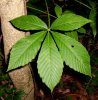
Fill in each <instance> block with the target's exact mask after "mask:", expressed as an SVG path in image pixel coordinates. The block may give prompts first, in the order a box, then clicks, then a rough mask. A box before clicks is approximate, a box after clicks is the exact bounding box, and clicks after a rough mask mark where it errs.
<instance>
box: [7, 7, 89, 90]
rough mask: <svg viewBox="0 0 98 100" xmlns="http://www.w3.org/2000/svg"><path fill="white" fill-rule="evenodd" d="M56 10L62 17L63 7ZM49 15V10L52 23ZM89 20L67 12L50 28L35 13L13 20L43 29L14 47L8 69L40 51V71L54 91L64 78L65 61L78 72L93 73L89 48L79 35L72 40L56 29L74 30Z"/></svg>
mask: <svg viewBox="0 0 98 100" xmlns="http://www.w3.org/2000/svg"><path fill="white" fill-rule="evenodd" d="M55 9H56V13H57V14H58V16H59V15H60V14H61V10H60V8H55ZM57 9H59V10H60V11H59V10H57ZM49 18H50V17H49V13H48V24H49V26H50V19H49ZM26 20H27V21H26ZM89 22H91V20H88V19H86V18H84V17H82V16H79V15H76V14H74V13H68V12H66V13H64V14H63V15H61V16H59V18H57V19H56V20H55V21H54V22H53V23H52V25H51V28H50V27H49V28H47V25H46V24H45V23H44V22H43V21H42V20H41V19H39V18H38V17H36V16H34V15H27V16H22V17H18V18H16V19H13V20H12V21H11V23H12V24H13V25H14V26H15V27H17V28H19V29H22V30H39V31H40V30H44V31H40V32H37V33H35V34H33V35H30V36H27V37H25V38H23V39H21V40H19V41H18V42H17V43H16V44H15V45H14V46H13V48H12V50H11V55H10V61H9V67H8V71H9V70H12V69H15V68H17V67H20V66H23V65H25V64H27V63H29V62H31V61H32V59H34V58H35V56H36V55H37V52H38V51H39V50H40V53H39V55H38V61H37V63H38V65H37V68H38V73H39V75H40V77H41V78H42V81H43V82H44V83H45V84H46V85H47V86H48V87H49V88H50V89H51V91H53V89H54V87H55V86H56V85H57V84H58V82H59V80H60V78H61V75H62V72H63V62H65V63H66V65H68V66H69V67H70V68H72V69H74V70H75V71H78V72H80V73H83V74H85V75H89V76H91V69H90V57H89V55H88V52H87V51H86V49H85V48H84V47H83V46H82V44H81V43H79V42H78V41H76V40H75V39H76V37H74V38H75V39H73V38H71V37H69V36H67V35H64V34H62V33H60V32H56V31H58V30H61V31H73V30H75V29H78V28H80V27H82V26H83V25H85V24H87V23H89ZM53 30H55V31H53ZM46 31H47V32H46Z"/></svg>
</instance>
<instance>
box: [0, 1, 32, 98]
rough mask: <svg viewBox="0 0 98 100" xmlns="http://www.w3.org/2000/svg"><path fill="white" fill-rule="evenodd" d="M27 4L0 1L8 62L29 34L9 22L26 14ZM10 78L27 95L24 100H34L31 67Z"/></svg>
mask: <svg viewBox="0 0 98 100" xmlns="http://www.w3.org/2000/svg"><path fill="white" fill-rule="evenodd" d="M25 4H26V1H25V0H0V17H1V29H2V34H3V41H4V53H5V60H6V61H7V59H8V55H9V52H10V50H11V48H12V46H13V45H14V44H15V43H16V42H17V41H18V40H20V39H21V38H23V37H25V36H26V34H27V33H26V32H23V31H19V30H17V29H15V28H14V27H13V26H12V25H11V24H10V22H9V21H10V20H12V19H13V18H16V17H18V16H21V15H25V14H26V5H25ZM9 76H10V77H11V79H12V81H13V84H14V85H15V87H16V88H17V89H19V90H22V91H24V92H25V93H26V95H25V96H24V97H23V98H22V100H34V83H33V78H32V74H31V70H30V66H29V65H26V66H24V67H22V68H20V69H16V70H14V71H11V72H9Z"/></svg>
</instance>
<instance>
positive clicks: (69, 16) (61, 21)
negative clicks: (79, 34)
mask: <svg viewBox="0 0 98 100" xmlns="http://www.w3.org/2000/svg"><path fill="white" fill-rule="evenodd" d="M89 22H91V20H89V19H86V18H84V17H82V16H79V15H76V14H73V13H66V14H64V15H62V16H60V17H59V18H57V19H56V20H55V21H54V22H53V23H52V25H51V29H52V30H62V31H72V30H75V29H78V28H80V27H82V26H83V25H85V24H87V23H89Z"/></svg>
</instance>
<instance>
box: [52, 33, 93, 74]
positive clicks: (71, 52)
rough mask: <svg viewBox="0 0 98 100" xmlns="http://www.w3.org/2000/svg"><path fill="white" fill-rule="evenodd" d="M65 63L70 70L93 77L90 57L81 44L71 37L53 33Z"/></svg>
mask: <svg viewBox="0 0 98 100" xmlns="http://www.w3.org/2000/svg"><path fill="white" fill-rule="evenodd" d="M52 34H53V37H54V39H55V41H56V43H57V46H58V48H59V50H60V54H61V56H62V59H63V61H65V63H66V65H68V66H69V67H70V68H72V69H74V70H75V71H78V72H80V73H83V74H85V75H89V76H91V68H90V56H89V54H88V52H87V50H86V49H85V47H83V46H82V44H81V43H79V42H78V41H76V40H75V39H72V38H71V37H69V36H66V35H63V34H60V33H58V32H52Z"/></svg>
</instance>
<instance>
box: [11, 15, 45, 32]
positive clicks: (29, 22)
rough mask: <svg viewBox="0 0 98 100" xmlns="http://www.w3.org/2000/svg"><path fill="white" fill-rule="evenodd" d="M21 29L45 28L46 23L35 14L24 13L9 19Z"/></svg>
mask: <svg viewBox="0 0 98 100" xmlns="http://www.w3.org/2000/svg"><path fill="white" fill-rule="evenodd" d="M10 22H11V23H12V24H13V25H14V26H15V27H16V28H19V29H21V30H45V29H47V25H46V24H45V23H44V22H43V21H42V20H41V19H40V18H38V17H37V16H35V15H24V16H20V17H17V18H15V19H13V20H11V21H10Z"/></svg>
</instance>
